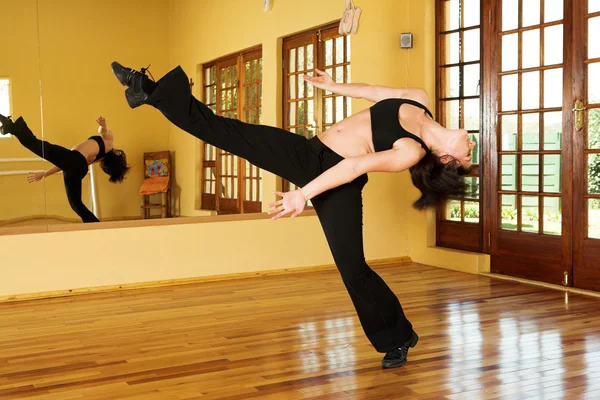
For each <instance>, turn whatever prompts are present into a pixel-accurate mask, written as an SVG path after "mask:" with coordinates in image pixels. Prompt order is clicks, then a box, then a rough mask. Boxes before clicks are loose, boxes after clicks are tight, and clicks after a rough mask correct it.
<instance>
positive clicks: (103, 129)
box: [96, 115, 106, 134]
mask: <svg viewBox="0 0 600 400" xmlns="http://www.w3.org/2000/svg"><path fill="white" fill-rule="evenodd" d="M96 122H97V123H98V125H99V127H98V133H100V134H102V133H106V120H105V119H104V117H103V116H102V115H101V116H99V117H98V118H97V119H96Z"/></svg>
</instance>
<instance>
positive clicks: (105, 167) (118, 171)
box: [100, 149, 131, 183]
mask: <svg viewBox="0 0 600 400" xmlns="http://www.w3.org/2000/svg"><path fill="white" fill-rule="evenodd" d="M100 167H101V168H102V171H104V172H105V173H106V174H108V176H109V177H110V178H109V179H108V180H109V181H110V182H112V183H116V182H119V183H121V182H123V179H125V175H127V173H128V172H129V169H130V168H131V167H130V166H129V165H127V157H126V156H125V152H124V151H123V150H116V149H114V150H112V151H109V152H108V153H106V155H105V156H104V158H103V159H102V161H100Z"/></svg>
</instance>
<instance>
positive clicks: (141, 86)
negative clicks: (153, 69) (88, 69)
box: [111, 61, 150, 108]
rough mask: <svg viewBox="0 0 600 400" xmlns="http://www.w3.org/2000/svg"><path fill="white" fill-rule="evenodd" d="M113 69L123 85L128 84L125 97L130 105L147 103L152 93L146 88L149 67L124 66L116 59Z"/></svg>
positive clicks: (136, 105) (132, 106)
mask: <svg viewBox="0 0 600 400" xmlns="http://www.w3.org/2000/svg"><path fill="white" fill-rule="evenodd" d="M111 67H112V70H113V72H114V74H115V75H116V77H117V79H118V80H119V82H121V85H123V86H127V89H125V98H126V99H127V104H129V107H131V108H136V107H139V106H141V105H143V104H145V103H146V100H148V96H149V95H150V94H149V93H148V91H147V90H146V87H148V85H146V84H145V83H146V82H145V81H146V80H149V78H148V77H147V76H146V71H148V68H142V69H141V71H136V70H134V69H131V68H127V67H124V66H123V65H121V64H119V63H118V62H116V61H113V62H112V64H111Z"/></svg>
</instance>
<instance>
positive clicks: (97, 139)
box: [88, 135, 112, 162]
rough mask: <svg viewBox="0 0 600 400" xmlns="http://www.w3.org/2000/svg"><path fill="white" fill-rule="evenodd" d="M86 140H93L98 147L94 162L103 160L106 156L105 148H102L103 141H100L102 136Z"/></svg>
mask: <svg viewBox="0 0 600 400" xmlns="http://www.w3.org/2000/svg"><path fill="white" fill-rule="evenodd" d="M88 140H94V141H95V142H96V143H98V147H99V148H100V150H98V155H97V156H96V159H95V160H94V162H96V161H98V160H101V159H103V158H104V156H105V155H106V147H104V140H103V139H102V136H99V135H96V136H90V137H89V138H88ZM111 151H112V150H111Z"/></svg>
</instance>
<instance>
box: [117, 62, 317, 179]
mask: <svg viewBox="0 0 600 400" xmlns="http://www.w3.org/2000/svg"><path fill="white" fill-rule="evenodd" d="M116 68H122V71H125V70H127V71H129V69H123V67H122V66H121V67H116ZM137 74H138V75H137V78H136V79H137V80H139V79H143V84H141V83H139V82H137V81H136V82H134V84H130V87H129V88H128V89H127V90H129V91H132V90H141V88H143V90H145V91H146V92H147V94H148V95H149V96H148V98H147V100H145V102H146V104H150V105H152V106H154V107H156V108H157V109H158V110H160V111H161V112H162V113H163V114H164V115H165V116H166V117H167V118H168V119H169V121H171V122H172V123H173V124H175V125H176V126H178V127H179V128H181V129H182V130H184V131H186V132H188V133H190V134H191V135H193V136H195V137H197V138H198V139H201V140H203V141H205V142H206V143H209V144H211V145H213V146H216V147H218V148H220V149H223V150H225V151H228V152H230V153H232V154H235V155H237V156H240V157H242V158H244V159H246V160H248V161H249V162H250V163H252V164H254V165H256V166H258V167H260V168H262V169H265V170H267V171H270V172H272V173H274V174H276V175H278V176H281V177H283V178H285V179H287V180H289V181H290V182H293V183H295V184H297V185H301V186H303V185H305V184H306V183H308V182H309V181H310V180H311V179H312V178H314V177H315V176H317V175H318V174H319V172H320V171H318V160H317V159H316V156H315V155H314V154H313V153H312V151H311V150H310V148H309V145H308V141H307V139H306V138H304V137H303V136H300V135H296V134H294V133H291V132H288V131H285V130H282V129H279V128H275V127H270V126H264V125H253V124H247V123H244V122H241V121H239V120H236V119H230V118H224V117H220V116H217V115H215V114H214V113H213V112H212V110H211V109H209V108H208V107H207V106H206V105H204V104H203V103H202V102H200V101H198V100H197V99H196V98H195V97H194V96H192V94H191V91H190V85H189V80H188V77H187V75H186V74H185V72H183V70H182V69H181V67H177V68H175V69H173V70H172V71H170V72H169V73H168V74H166V75H165V76H164V77H163V78H161V79H160V80H159V81H158V82H156V83H154V82H151V81H150V80H149V79H148V78H147V77H145V76H142V75H139V73H137ZM119 76H123V74H120V73H117V77H119ZM122 83H123V82H122Z"/></svg>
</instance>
